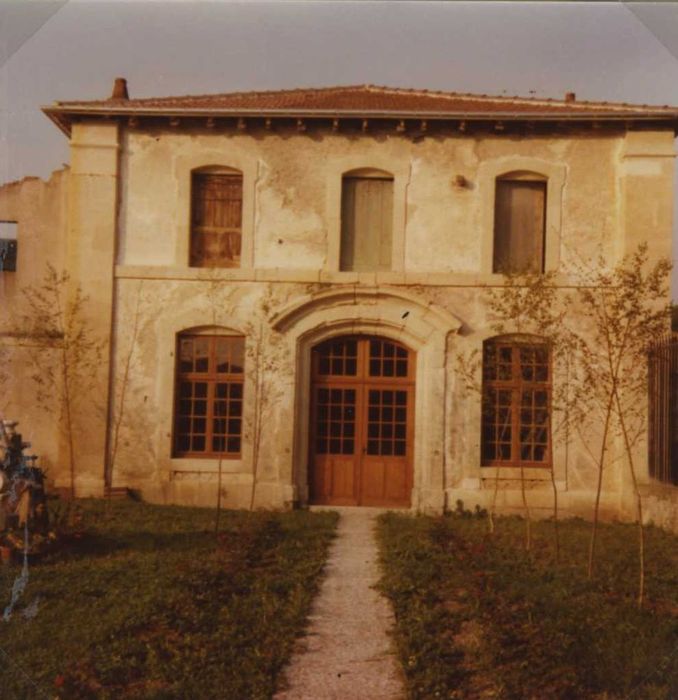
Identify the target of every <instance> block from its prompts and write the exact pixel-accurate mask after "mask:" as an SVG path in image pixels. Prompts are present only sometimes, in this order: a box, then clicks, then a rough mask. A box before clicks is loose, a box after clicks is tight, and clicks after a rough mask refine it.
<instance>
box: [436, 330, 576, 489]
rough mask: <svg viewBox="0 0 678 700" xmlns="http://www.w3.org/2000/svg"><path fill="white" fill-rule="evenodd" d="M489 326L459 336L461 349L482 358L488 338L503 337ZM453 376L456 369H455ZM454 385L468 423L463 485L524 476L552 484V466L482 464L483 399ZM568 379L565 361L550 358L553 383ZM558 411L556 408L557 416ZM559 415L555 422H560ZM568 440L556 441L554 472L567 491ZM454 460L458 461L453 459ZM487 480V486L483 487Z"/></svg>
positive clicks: (448, 428) (490, 485)
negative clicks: (490, 465) (475, 353)
mask: <svg viewBox="0 0 678 700" xmlns="http://www.w3.org/2000/svg"><path fill="white" fill-rule="evenodd" d="M507 334H508V335H510V333H509V332H508V331H507V333H506V334H500V335H498V334H497V333H496V332H494V331H492V330H490V329H484V330H481V329H479V330H477V331H475V332H474V333H473V335H472V336H469V337H468V338H460V339H459V340H460V341H461V342H460V345H459V347H460V349H461V348H462V347H463V348H464V350H465V351H466V352H473V351H475V352H477V353H479V356H480V357H482V352H483V347H484V344H485V341H487V340H492V339H494V338H499V337H502V335H507ZM477 371H478V383H479V385H480V382H481V381H482V365H479V366H478V370H477ZM453 375H454V371H453ZM452 381H453V383H454V386H453V388H452V389H451V394H452V395H453V397H455V398H456V400H457V401H458V402H459V403H460V404H461V405H463V406H464V408H463V409H462V410H463V413H464V414H465V419H464V424H465V425H466V426H467V431H468V438H469V439H468V441H467V446H466V449H465V450H464V454H463V456H461V458H460V459H458V460H457V461H458V463H459V464H461V466H462V470H461V474H460V477H461V482H460V483H459V484H458V486H460V487H461V488H466V489H473V490H475V489H479V488H483V487H484V488H494V483H495V479H497V478H498V479H502V480H503V479H520V478H521V473H522V475H523V476H524V477H525V478H526V479H527V480H530V481H533V482H544V483H545V484H546V482H548V484H549V485H550V483H551V469H550V468H549V467H529V468H528V467H525V468H523V469H522V470H521V468H520V467H509V466H496V467H484V466H482V459H481V457H482V455H481V439H482V435H481V423H482V399H481V396H480V395H479V394H476V393H474V392H471V393H468V392H467V390H466V389H464V388H463V387H462V386H461V385H460V384H459V380H458V379H457V378H456V377H453V379H452ZM566 381H567V369H566V368H565V367H564V366H562V361H560V362H559V361H558V358H557V357H556V356H553V357H552V359H551V386H552V387H555V386H557V385H559V384H560V383H562V382H566ZM556 414H557V410H556V411H554V417H555V416H556ZM557 422H558V421H557V418H556V420H555V421H554V424H555V423H557ZM445 430H446V434H451V430H452V426H451V425H449V424H448V425H446V426H445ZM565 442H566V441H565V440H562V439H554V440H553V473H554V477H555V482H556V487H557V488H558V491H560V492H562V491H567V489H568V445H567V444H565ZM450 461H451V462H453V461H455V460H450ZM483 482H485V484H486V485H485V486H483Z"/></svg>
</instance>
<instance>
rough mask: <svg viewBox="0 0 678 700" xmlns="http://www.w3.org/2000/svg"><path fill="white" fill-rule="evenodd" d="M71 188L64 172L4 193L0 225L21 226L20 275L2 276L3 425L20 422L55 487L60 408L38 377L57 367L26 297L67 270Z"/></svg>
mask: <svg viewBox="0 0 678 700" xmlns="http://www.w3.org/2000/svg"><path fill="white" fill-rule="evenodd" d="M68 184H69V170H68V169H64V170H58V171H56V172H54V173H53V174H52V176H51V177H50V178H49V180H47V181H43V180H40V179H39V178H33V177H31V178H25V179H24V180H21V181H19V182H12V183H8V184H6V185H3V186H1V187H0V221H15V222H17V223H18V232H17V241H18V256H17V266H16V271H15V272H2V273H0V419H5V420H16V421H19V427H18V430H19V431H21V432H22V433H23V438H24V440H27V441H29V442H31V444H32V447H31V452H32V453H34V454H37V455H39V456H40V463H41V464H42V465H43V467H44V468H45V469H46V471H47V476H48V479H50V480H51V482H52V483H54V479H55V477H56V475H57V474H58V473H59V472H60V470H61V465H62V461H61V457H62V454H61V448H62V444H61V437H60V431H59V425H60V417H61V416H60V404H59V401H58V397H57V396H56V395H48V396H41V395H40V392H39V388H38V386H37V384H36V382H35V380H34V379H33V376H34V375H36V374H39V373H41V372H42V373H47V372H52V373H54V370H55V368H57V367H58V363H57V358H56V353H55V351H54V349H53V347H52V343H51V342H50V341H49V340H48V339H45V338H44V337H42V336H41V334H40V333H39V332H36V330H37V329H35V327H34V326H33V324H32V323H31V322H30V321H29V320H27V317H28V318H30V316H31V313H30V307H29V305H28V304H27V303H26V298H25V295H24V292H25V291H28V290H39V289H40V288H41V287H43V286H44V282H45V275H46V273H47V270H48V265H52V266H53V267H54V269H55V270H56V271H57V273H61V272H62V271H63V269H64V266H65V258H66V255H65V240H66V230H67V198H68ZM55 393H56V392H55Z"/></svg>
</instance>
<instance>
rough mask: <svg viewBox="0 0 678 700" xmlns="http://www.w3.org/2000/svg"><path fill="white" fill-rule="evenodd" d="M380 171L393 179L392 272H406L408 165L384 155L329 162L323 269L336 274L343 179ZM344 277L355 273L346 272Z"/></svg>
mask: <svg viewBox="0 0 678 700" xmlns="http://www.w3.org/2000/svg"><path fill="white" fill-rule="evenodd" d="M365 169H367V170H371V169H374V170H381V171H383V172H385V173H388V174H389V175H392V176H393V228H392V231H393V239H392V257H391V260H392V262H391V271H394V272H398V271H402V270H404V269H405V224H406V211H407V187H408V185H409V181H410V163H409V161H405V160H404V159H403V158H391V157H389V156H384V155H378V156H374V155H370V156H362V155H351V156H344V157H341V158H333V159H332V160H331V161H329V162H328V168H327V179H326V187H325V189H326V193H327V194H326V203H325V213H326V217H327V255H326V257H325V265H324V268H323V269H324V270H328V271H334V272H339V266H340V260H341V193H342V182H343V177H344V175H346V174H347V173H349V172H351V171H353V170H365ZM345 274H348V275H350V274H355V273H351V272H346V273H345Z"/></svg>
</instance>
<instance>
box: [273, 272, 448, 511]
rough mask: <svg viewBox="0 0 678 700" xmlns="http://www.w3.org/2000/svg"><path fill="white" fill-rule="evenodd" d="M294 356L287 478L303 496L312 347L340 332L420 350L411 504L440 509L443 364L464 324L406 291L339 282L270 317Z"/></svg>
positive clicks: (417, 371)
mask: <svg viewBox="0 0 678 700" xmlns="http://www.w3.org/2000/svg"><path fill="white" fill-rule="evenodd" d="M270 322H271V325H272V327H273V328H274V329H275V330H277V331H278V332H280V333H282V334H283V336H284V337H285V339H286V341H287V343H288V344H289V347H290V350H291V353H292V355H293V357H294V358H295V373H294V374H295V378H294V413H295V426H294V439H293V455H292V473H291V474H290V475H289V478H290V479H291V481H292V484H293V485H294V486H295V487H296V491H297V494H298V497H299V499H300V500H301V501H302V502H306V501H307V499H308V482H307V473H308V469H307V467H308V464H307V461H308V435H309V416H310V375H311V349H312V348H313V347H314V346H315V345H317V344H318V343H320V342H322V341H324V340H327V339H329V338H332V337H336V336H340V335H376V336H381V337H385V338H391V339H393V340H396V341H399V342H401V343H403V344H404V345H406V346H407V347H408V348H410V349H411V350H413V351H414V352H416V353H417V370H416V394H415V408H414V410H415V438H414V484H413V489H412V507H413V509H416V510H430V511H436V512H437V511H440V510H441V509H442V508H443V504H444V465H443V460H444V449H443V440H444V425H445V409H444V406H445V400H444V399H445V383H446V372H445V361H446V343H447V337H448V335H449V334H451V333H457V332H459V330H460V329H461V327H462V322H461V321H460V320H459V319H458V318H456V317H455V316H454V315H452V314H450V313H449V312H447V311H446V310H444V309H442V308H440V307H438V306H437V305H435V304H433V303H431V302H427V301H426V300H423V299H421V298H419V297H417V296H416V295H414V294H412V293H410V292H403V291H401V290H395V289H388V288H379V287H373V288H365V287H354V286H347V287H339V288H334V289H330V290H325V291H320V292H316V293H313V294H308V295H305V296H303V297H300V298H297V299H295V300H293V301H292V302H290V303H288V304H286V305H285V306H283V307H281V308H280V309H278V310H277V311H275V312H274V313H273V315H272V316H271V317H270Z"/></svg>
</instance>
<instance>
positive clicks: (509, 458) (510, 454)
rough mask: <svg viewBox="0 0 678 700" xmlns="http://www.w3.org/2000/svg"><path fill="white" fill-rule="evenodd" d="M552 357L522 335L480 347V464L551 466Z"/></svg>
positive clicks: (544, 348)
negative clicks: (481, 386)
mask: <svg viewBox="0 0 678 700" xmlns="http://www.w3.org/2000/svg"><path fill="white" fill-rule="evenodd" d="M550 365H551V358H550V353H549V349H548V346H546V345H545V344H543V343H541V342H537V341H535V340H534V339H530V338H527V337H522V336H509V337H503V338H492V339H490V340H487V341H485V343H484V345H483V391H482V426H481V435H482V444H481V458H482V466H514V467H521V466H523V467H545V466H550V461H551V456H550V452H551V450H550V435H549V424H550V420H549V413H550V410H551V366H550Z"/></svg>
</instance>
